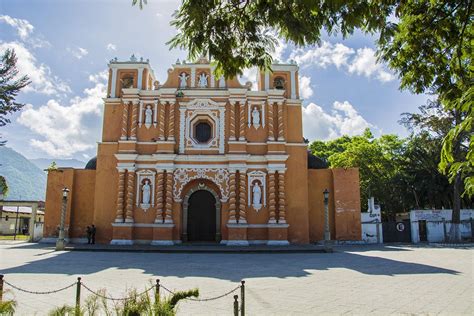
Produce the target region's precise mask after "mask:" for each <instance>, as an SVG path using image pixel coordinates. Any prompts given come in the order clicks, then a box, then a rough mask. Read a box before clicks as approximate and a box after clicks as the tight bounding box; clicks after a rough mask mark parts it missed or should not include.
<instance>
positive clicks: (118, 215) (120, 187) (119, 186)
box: [115, 170, 125, 223]
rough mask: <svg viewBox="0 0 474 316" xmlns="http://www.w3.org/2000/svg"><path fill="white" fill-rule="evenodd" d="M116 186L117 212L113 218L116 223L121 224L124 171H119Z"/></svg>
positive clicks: (122, 219)
mask: <svg viewBox="0 0 474 316" xmlns="http://www.w3.org/2000/svg"><path fill="white" fill-rule="evenodd" d="M118 175H119V177H118V184H117V212H116V217H115V222H116V223H123V221H124V218H123V207H124V190H125V170H119V173H118Z"/></svg>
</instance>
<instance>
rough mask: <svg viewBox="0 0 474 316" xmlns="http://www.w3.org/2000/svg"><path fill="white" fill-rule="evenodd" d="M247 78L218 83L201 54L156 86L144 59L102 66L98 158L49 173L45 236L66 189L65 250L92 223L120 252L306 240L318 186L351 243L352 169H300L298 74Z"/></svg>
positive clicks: (355, 179)
mask: <svg viewBox="0 0 474 316" xmlns="http://www.w3.org/2000/svg"><path fill="white" fill-rule="evenodd" d="M257 81H258V89H257V90H252V89H251V88H252V84H251V83H246V84H245V85H242V84H241V83H240V82H239V81H238V80H237V79H236V78H234V79H225V78H224V77H216V76H215V75H214V73H213V66H212V65H211V64H210V63H209V61H208V60H207V59H205V58H201V59H200V60H199V61H197V62H195V63H189V62H179V61H178V62H177V63H176V64H174V65H173V67H172V68H171V69H169V70H168V78H167V80H166V82H164V83H160V82H158V81H157V80H156V79H155V76H154V73H153V70H152V68H151V67H150V63H149V62H148V60H147V61H144V60H143V59H140V60H138V59H136V58H135V57H134V56H133V55H132V57H131V58H130V60H129V61H118V60H117V59H113V60H111V61H110V63H109V79H108V90H107V96H104V97H105V98H104V120H103V132H102V140H101V141H100V142H99V144H98V150H97V157H96V158H94V159H92V160H91V161H90V162H89V163H88V164H87V166H86V168H85V169H72V168H60V169H58V170H51V171H49V173H48V184H47V195H46V213H45V228H44V236H45V238H46V240H50V241H52V240H54V238H56V237H57V231H58V225H59V220H60V214H61V200H62V189H63V188H64V187H67V188H68V189H69V190H70V193H69V198H68V202H67V211H66V232H67V233H66V234H67V237H68V238H69V240H71V241H73V242H82V241H83V240H84V237H85V234H86V227H87V226H88V225H91V224H94V225H95V226H96V227H97V242H99V243H110V244H119V245H131V244H151V245H173V244H178V243H181V242H216V243H222V244H227V245H249V244H268V245H287V244H289V243H297V244H307V243H310V242H316V241H319V240H322V239H323V233H324V202H323V191H324V190H325V189H328V190H329V192H330V195H329V222H330V230H331V236H332V239H336V240H360V239H361V231H360V230H361V225H360V192H359V173H358V170H357V169H327V168H326V169H324V168H323V169H314V166H312V164H311V163H308V159H310V160H314V159H315V157H314V156H312V155H310V154H309V153H308V151H307V144H306V143H305V142H304V139H303V132H302V131H303V129H302V100H301V99H300V98H299V93H298V66H297V65H296V64H294V63H291V64H274V65H272V67H271V71H261V72H259V74H258V78H257ZM310 162H311V161H310Z"/></svg>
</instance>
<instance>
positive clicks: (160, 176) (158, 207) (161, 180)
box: [155, 171, 165, 223]
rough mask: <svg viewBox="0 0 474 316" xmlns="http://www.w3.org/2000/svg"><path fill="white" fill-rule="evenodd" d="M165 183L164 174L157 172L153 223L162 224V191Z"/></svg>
mask: <svg viewBox="0 0 474 316" xmlns="http://www.w3.org/2000/svg"><path fill="white" fill-rule="evenodd" d="M164 184H165V181H164V173H163V171H158V172H157V174H156V185H155V189H156V194H155V196H156V216H155V223H163V221H164V216H163V215H164V214H163V206H164V201H163V191H164V189H165V186H164Z"/></svg>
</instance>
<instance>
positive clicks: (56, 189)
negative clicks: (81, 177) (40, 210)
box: [43, 168, 74, 237]
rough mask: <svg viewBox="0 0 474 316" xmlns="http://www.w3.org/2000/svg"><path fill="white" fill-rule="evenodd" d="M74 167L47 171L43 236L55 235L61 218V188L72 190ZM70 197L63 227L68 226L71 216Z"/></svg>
mask: <svg viewBox="0 0 474 316" xmlns="http://www.w3.org/2000/svg"><path fill="white" fill-rule="evenodd" d="M73 184H74V169H72V168H64V169H58V170H54V171H49V172H48V181H47V184H46V204H45V215H44V229H43V236H44V237H56V236H57V228H58V227H59V223H60V219H61V206H62V198H63V192H62V190H63V188H64V187H66V188H68V189H69V190H70V192H73V191H74V185H73ZM71 200H72V199H71V198H69V199H68V204H67V208H66V218H65V219H66V220H65V227H66V228H68V227H69V223H70V216H71V204H72V203H71Z"/></svg>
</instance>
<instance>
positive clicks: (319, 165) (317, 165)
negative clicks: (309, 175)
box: [308, 151, 328, 169]
mask: <svg viewBox="0 0 474 316" xmlns="http://www.w3.org/2000/svg"><path fill="white" fill-rule="evenodd" d="M327 168H328V163H327V162H326V160H324V159H322V158H319V157H317V156H315V155H313V154H312V153H311V152H309V151H308V169H327Z"/></svg>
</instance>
